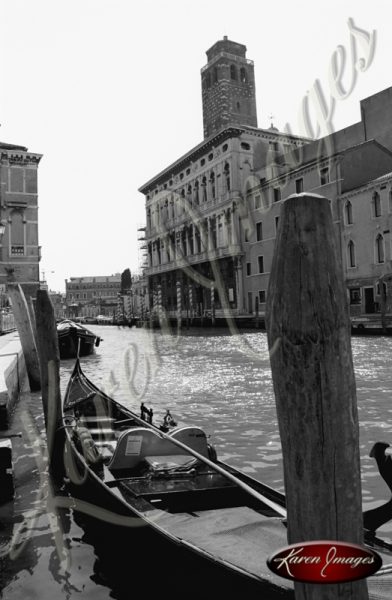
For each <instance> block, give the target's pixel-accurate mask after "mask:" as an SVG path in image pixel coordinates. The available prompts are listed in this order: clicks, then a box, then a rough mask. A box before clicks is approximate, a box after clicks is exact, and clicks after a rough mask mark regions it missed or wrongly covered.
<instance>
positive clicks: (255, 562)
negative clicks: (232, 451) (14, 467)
mask: <svg viewBox="0 0 392 600" xmlns="http://www.w3.org/2000/svg"><path fill="white" fill-rule="evenodd" d="M63 419H64V425H65V431H66V464H68V469H67V470H68V471H69V472H70V475H69V477H70V479H71V480H72V476H74V478H76V480H78V478H79V477H80V478H82V479H83V481H84V483H83V486H80V485H78V484H77V483H78V481H76V483H75V485H74V486H73V488H74V489H75V490H76V492H77V496H78V497H79V498H83V499H85V500H88V501H89V502H90V503H91V502H92V503H93V504H94V509H91V511H92V512H93V514H99V510H98V509H97V508H96V507H97V505H98V506H99V507H101V508H102V509H103V510H104V517H103V518H104V519H108V518H109V517H108V514H107V511H108V510H110V511H112V513H114V514H115V515H116V517H120V516H123V517H124V518H126V517H131V518H132V519H133V521H134V520H135V517H136V518H137V519H138V520H139V521H140V523H141V524H144V525H147V526H148V529H149V530H150V531H152V532H153V533H154V534H156V535H157V536H158V537H159V538H161V540H162V539H164V540H166V541H167V544H168V551H170V547H171V546H174V547H177V548H178V547H180V548H181V551H183V552H187V553H190V554H191V555H197V556H198V558H200V557H201V558H203V559H204V560H205V561H207V562H208V563H213V565H214V568H220V569H223V570H224V571H225V577H226V570H227V574H230V575H231V576H232V577H237V578H238V577H240V578H241V580H242V578H243V577H245V578H247V579H249V580H252V582H255V583H258V584H260V585H262V586H264V587H263V589H264V590H268V591H271V596H268V597H271V598H272V597H274V596H273V592H274V588H276V591H278V592H279V593H280V592H281V591H282V590H284V589H286V588H287V582H284V580H282V579H281V578H280V577H278V576H276V575H274V574H273V573H272V572H271V571H270V570H269V569H268V567H267V565H266V560H267V557H268V556H269V554H270V553H271V551H272V550H273V549H274V548H280V547H281V546H284V545H285V544H286V543H287V540H286V523H285V519H286V510H285V500H284V496H283V495H282V494H281V493H279V492H277V491H275V490H273V489H272V488H270V487H268V486H267V485H264V484H262V483H260V482H258V481H256V480H254V479H252V478H251V477H249V476H247V475H245V474H243V473H240V472H239V471H237V470H236V469H234V468H233V467H230V466H228V465H227V464H225V463H223V462H220V461H219V460H218V459H217V458H216V454H215V451H214V449H213V448H212V447H211V446H210V445H209V444H208V440H207V437H206V434H205V433H204V431H203V430H202V429H200V428H198V427H192V426H180V425H176V424H175V423H174V422H173V419H172V417H171V415H170V412H168V413H167V414H166V415H165V417H164V423H163V424H162V425H161V427H157V426H155V425H154V424H153V423H152V420H153V413H152V411H151V410H150V409H147V408H146V407H145V406H144V404H142V407H141V413H140V415H138V414H136V413H134V412H132V411H131V410H129V409H127V408H125V407H124V406H122V405H121V404H119V403H118V402H116V401H115V400H113V399H112V398H110V397H109V396H107V395H106V394H105V393H104V392H103V391H101V390H100V389H99V388H97V387H96V386H95V385H94V384H93V383H92V382H91V381H90V380H89V379H88V378H87V377H86V376H85V374H84V373H83V371H82V369H81V366H80V362H79V359H77V360H76V364H75V367H74V370H73V373H72V375H71V378H70V381H69V383H68V386H67V390H66V394H65V398H64V406H63ZM75 473H76V475H75ZM97 510H98V513H97ZM116 522H117V521H116ZM125 523H126V521H125ZM131 533H132V532H131ZM158 543H159V542H158ZM282 582H284V583H282Z"/></svg>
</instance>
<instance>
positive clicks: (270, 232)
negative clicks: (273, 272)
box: [244, 88, 392, 316]
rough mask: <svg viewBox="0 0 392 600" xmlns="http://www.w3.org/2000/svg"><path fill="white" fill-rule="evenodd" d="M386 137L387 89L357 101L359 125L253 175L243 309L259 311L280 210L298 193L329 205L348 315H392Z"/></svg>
mask: <svg viewBox="0 0 392 600" xmlns="http://www.w3.org/2000/svg"><path fill="white" fill-rule="evenodd" d="M391 134H392V88H388V89H387V90H384V91H383V92H379V93H377V94H375V95H374V96H371V97H370V98H366V99H364V100H363V101H362V102H361V121H360V122H359V123H356V124H354V125H352V126H350V127H347V128H346V129H343V130H341V131H337V132H336V133H334V134H332V135H331V136H329V137H328V138H323V139H321V140H317V141H313V142H310V143H309V144H307V145H306V146H303V147H301V149H300V150H296V151H295V152H291V153H287V154H286V155H285V156H283V157H281V158H280V160H279V161H278V163H277V164H276V165H271V164H270V165H269V166H268V167H264V168H262V169H260V170H259V171H258V172H257V174H256V178H255V181H256V182H257V180H259V183H256V185H255V187H254V188H253V189H252V190H251V191H250V192H249V193H248V201H247V207H248V217H249V223H250V225H249V233H248V234H247V236H248V239H249V242H247V243H245V244H244V261H245V263H246V266H245V272H246V277H245V284H244V289H245V293H246V305H247V311H248V313H250V314H254V313H255V312H258V311H259V312H260V313H261V314H263V313H264V310H265V301H266V295H267V289H268V281H269V274H270V269H271V264H272V257H273V252H274V246H275V238H276V232H277V227H278V225H279V214H280V208H281V206H282V202H284V200H285V198H287V197H288V196H290V195H291V194H295V193H301V192H311V193H315V194H320V195H322V196H325V197H327V198H328V199H329V200H330V202H331V210H332V216H333V220H334V224H335V233H336V245H337V248H338V252H339V255H340V258H341V261H342V266H343V276H344V279H345V283H346V286H347V294H348V300H349V305H350V312H351V315H352V316H359V315H364V314H373V313H377V312H380V310H381V305H382V302H384V309H385V310H386V312H390V313H392V260H391V259H392V255H391V239H390V231H391V228H392V222H391V219H392V200H390V198H392V191H391V190H392V188H391V167H392V154H391V152H392V135H391ZM390 194H391V196H390ZM257 207H258V208H257ZM382 294H384V297H383V296H382Z"/></svg>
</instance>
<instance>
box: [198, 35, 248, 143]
mask: <svg viewBox="0 0 392 600" xmlns="http://www.w3.org/2000/svg"><path fill="white" fill-rule="evenodd" d="M206 54H207V61H208V62H207V64H206V65H205V67H203V68H202V69H201V88H202V100H203V127H204V137H205V138H207V137H209V136H210V135H213V134H215V133H217V132H218V131H219V130H220V129H223V128H224V127H226V126H228V125H250V126H252V127H257V111H256V88H255V77H254V65H253V61H251V60H248V59H247V58H246V46H244V45H243V44H237V43H236V42H231V41H230V40H228V39H227V36H224V38H223V40H220V41H218V42H216V43H215V44H214V45H213V46H212V47H211V48H210V49H209V50H207V52H206Z"/></svg>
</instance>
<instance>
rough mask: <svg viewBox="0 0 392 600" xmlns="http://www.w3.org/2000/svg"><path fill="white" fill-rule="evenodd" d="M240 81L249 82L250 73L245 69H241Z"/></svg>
mask: <svg viewBox="0 0 392 600" xmlns="http://www.w3.org/2000/svg"><path fill="white" fill-rule="evenodd" d="M240 80H241V83H247V81H248V73H247V72H246V69H245V67H241V69H240Z"/></svg>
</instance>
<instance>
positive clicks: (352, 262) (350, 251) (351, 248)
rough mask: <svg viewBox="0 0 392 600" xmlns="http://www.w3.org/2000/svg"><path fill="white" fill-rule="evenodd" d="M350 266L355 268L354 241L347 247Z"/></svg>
mask: <svg viewBox="0 0 392 600" xmlns="http://www.w3.org/2000/svg"><path fill="white" fill-rule="evenodd" d="M347 255H348V266H349V267H355V244H354V242H353V241H352V240H350V241H349V243H348V245H347Z"/></svg>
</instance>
